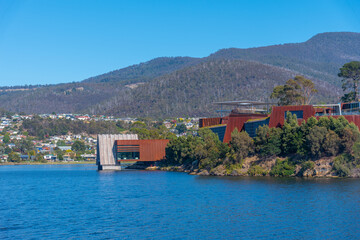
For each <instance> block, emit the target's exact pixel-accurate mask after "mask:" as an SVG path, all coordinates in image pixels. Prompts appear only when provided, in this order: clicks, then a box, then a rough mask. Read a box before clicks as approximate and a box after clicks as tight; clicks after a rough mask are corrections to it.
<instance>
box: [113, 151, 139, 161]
mask: <svg viewBox="0 0 360 240" xmlns="http://www.w3.org/2000/svg"><path fill="white" fill-rule="evenodd" d="M117 159H118V160H129V159H130V160H137V159H140V153H139V152H118V154H117Z"/></svg>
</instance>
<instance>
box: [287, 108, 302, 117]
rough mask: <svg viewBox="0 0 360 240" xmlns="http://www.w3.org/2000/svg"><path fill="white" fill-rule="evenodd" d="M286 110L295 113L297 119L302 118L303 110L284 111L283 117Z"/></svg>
mask: <svg viewBox="0 0 360 240" xmlns="http://www.w3.org/2000/svg"><path fill="white" fill-rule="evenodd" d="M288 112H290V113H291V114H295V115H296V117H297V119H302V118H303V117H304V116H303V115H304V112H303V110H300V111H286V112H285V118H286V116H287V113H288Z"/></svg>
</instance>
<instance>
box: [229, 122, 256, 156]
mask: <svg viewBox="0 0 360 240" xmlns="http://www.w3.org/2000/svg"><path fill="white" fill-rule="evenodd" d="M230 148H231V151H232V157H231V158H230V159H231V160H232V163H240V162H241V160H242V159H244V158H246V157H247V156H249V154H252V153H253V152H254V140H253V139H252V138H251V137H250V136H249V134H248V133H247V132H245V131H243V132H239V131H238V129H237V128H235V129H234V131H233V132H232V133H231V141H230Z"/></svg>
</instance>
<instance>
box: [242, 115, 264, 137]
mask: <svg viewBox="0 0 360 240" xmlns="http://www.w3.org/2000/svg"><path fill="white" fill-rule="evenodd" d="M269 120H270V118H266V119H264V120H256V121H251V120H250V121H249V122H246V123H245V124H244V129H245V131H246V132H247V133H248V134H249V136H250V137H252V138H254V137H256V130H257V129H258V128H259V127H260V126H264V125H269Z"/></svg>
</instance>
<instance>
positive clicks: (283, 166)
mask: <svg viewBox="0 0 360 240" xmlns="http://www.w3.org/2000/svg"><path fill="white" fill-rule="evenodd" d="M294 172H295V166H294V165H292V164H290V163H289V161H288V160H287V159H286V160H280V159H276V162H275V165H274V166H273V168H272V169H271V171H270V176H274V177H289V176H291V175H292V174H294Z"/></svg>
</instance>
